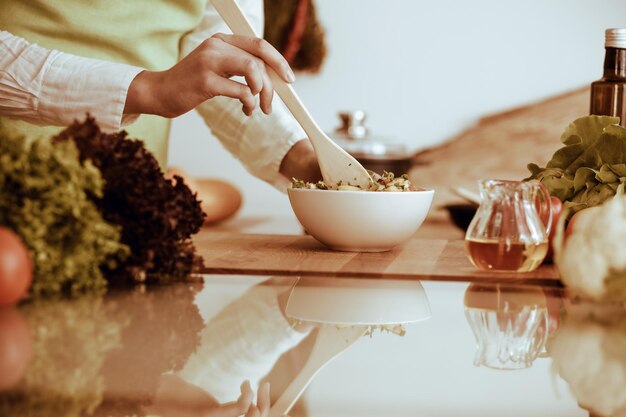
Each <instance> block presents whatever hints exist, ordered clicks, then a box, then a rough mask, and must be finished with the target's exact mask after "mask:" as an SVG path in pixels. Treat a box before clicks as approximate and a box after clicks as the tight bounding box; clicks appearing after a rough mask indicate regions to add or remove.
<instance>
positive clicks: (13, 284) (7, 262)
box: [0, 227, 33, 307]
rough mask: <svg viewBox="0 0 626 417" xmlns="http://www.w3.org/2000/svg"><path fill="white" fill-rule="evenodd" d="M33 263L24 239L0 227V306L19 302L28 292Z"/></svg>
mask: <svg viewBox="0 0 626 417" xmlns="http://www.w3.org/2000/svg"><path fill="white" fill-rule="evenodd" d="M32 279H33V265H32V263H31V260H30V257H29V256H28V250H27V249H26V246H24V244H23V243H22V240H21V239H20V238H19V237H18V236H17V235H16V234H15V233H13V232H12V231H11V230H9V229H7V228H5V227H0V307H2V306H8V305H12V304H15V303H17V302H18V301H19V300H20V299H22V297H24V296H25V295H26V293H27V292H28V288H29V287H30V283H31V281H32Z"/></svg>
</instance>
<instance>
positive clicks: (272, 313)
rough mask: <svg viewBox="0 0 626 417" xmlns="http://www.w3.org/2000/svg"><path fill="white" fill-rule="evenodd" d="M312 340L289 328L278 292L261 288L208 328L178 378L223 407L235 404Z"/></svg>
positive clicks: (214, 320)
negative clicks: (242, 389)
mask: <svg viewBox="0 0 626 417" xmlns="http://www.w3.org/2000/svg"><path fill="white" fill-rule="evenodd" d="M307 334H308V332H306V333H301V332H298V331H296V330H294V329H293V328H292V327H291V325H290V324H289V323H288V322H287V319H286V318H285V316H284V315H283V313H282V311H281V309H280V306H279V305H278V300H277V294H276V290H275V288H272V287H269V286H255V287H253V288H251V289H250V290H249V291H248V292H246V293H245V294H244V295H243V296H242V297H241V298H239V299H238V300H236V301H234V302H233V303H232V304H230V305H228V306H227V307H226V308H225V309H224V310H222V311H221V312H220V313H219V314H218V315H217V316H215V317H214V318H213V319H212V320H211V321H210V322H209V323H208V324H207V325H206V326H205V328H204V329H203V330H202V333H201V336H200V344H199V346H198V347H197V349H196V351H195V352H194V353H193V354H192V355H191V356H190V357H189V359H188V360H187V363H186V364H185V366H184V368H183V369H182V370H181V371H180V372H179V373H178V375H179V376H180V377H181V378H183V379H184V380H186V381H187V382H189V383H191V384H194V385H196V386H199V387H201V388H203V389H204V390H205V391H207V392H208V393H210V394H211V395H212V396H214V397H215V398H216V399H217V400H218V401H220V402H226V401H232V400H233V399H235V398H237V397H238V396H239V386H240V384H241V383H242V382H243V381H245V380H249V381H250V383H251V385H252V387H258V385H259V382H260V381H261V379H262V378H263V377H265V375H267V374H268V373H269V372H270V371H271V370H272V368H273V367H274V365H275V364H276V362H277V361H278V359H279V358H280V356H281V355H282V354H283V353H285V352H287V351H288V350H290V349H292V348H293V347H295V346H297V345H298V344H299V343H300V342H301V341H302V340H303V339H304V338H305V337H306V336H307Z"/></svg>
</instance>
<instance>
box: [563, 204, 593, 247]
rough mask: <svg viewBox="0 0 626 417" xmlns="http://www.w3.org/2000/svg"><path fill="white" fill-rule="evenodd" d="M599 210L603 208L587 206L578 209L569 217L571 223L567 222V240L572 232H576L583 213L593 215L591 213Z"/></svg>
mask: <svg viewBox="0 0 626 417" xmlns="http://www.w3.org/2000/svg"><path fill="white" fill-rule="evenodd" d="M598 210H601V208H600V206H593V207H589V208H586V209H584V210H580V211H577V212H576V213H575V214H574V215H573V216H572V218H571V219H569V223H567V228H566V229H565V240H567V238H568V237H570V235H571V234H572V233H575V232H576V229H577V225H578V221H579V220H580V218H581V216H582V214H581V213H586V214H585V216H587V215H591V213H594V212H597V211H598Z"/></svg>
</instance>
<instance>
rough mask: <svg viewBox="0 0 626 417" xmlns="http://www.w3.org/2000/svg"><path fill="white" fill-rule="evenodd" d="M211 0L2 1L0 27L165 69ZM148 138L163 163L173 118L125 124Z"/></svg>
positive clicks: (42, 130)
mask: <svg viewBox="0 0 626 417" xmlns="http://www.w3.org/2000/svg"><path fill="white" fill-rule="evenodd" d="M206 3H207V0H62V1H49V0H0V10H1V13H0V29H2V30H6V31H9V32H11V33H13V34H14V35H17V36H20V37H23V38H24V39H26V40H27V41H29V42H31V43H37V44H39V45H41V46H43V47H45V48H49V49H58V50H60V51H63V52H67V53H71V54H74V55H80V56H84V57H90V58H98V59H103V60H107V61H112V62H119V63H125V64H131V65H136V66H140V67H144V68H146V69H149V70H165V69H167V68H169V67H171V66H172V65H174V64H175V63H176V62H177V61H178V58H179V50H180V42H181V39H182V38H183V37H184V35H185V34H187V33H188V32H190V31H192V30H193V29H194V28H195V27H196V26H197V25H198V23H199V22H200V19H201V17H202V11H203V10H204V8H205V7H206ZM2 123H3V125H4V126H7V127H9V128H10V129H12V130H16V131H18V133H21V134H24V135H26V136H28V137H34V136H41V135H46V136H50V135H52V134H54V133H56V132H58V131H59V130H60V129H61V128H58V127H40V126H34V125H32V124H29V123H25V122H19V121H15V120H7V119H5V120H3V121H2ZM125 130H127V131H128V132H129V134H130V136H131V137H136V138H140V139H143V140H145V142H146V145H147V146H148V148H149V149H150V150H151V151H152V152H153V153H154V154H155V155H156V156H157V158H158V159H159V161H160V162H161V163H164V162H165V159H166V156H167V140H168V135H169V120H167V119H164V118H161V117H158V116H151V115H143V116H141V117H140V118H139V120H137V121H136V122H135V123H133V124H132V125H129V126H127V127H126V128H125Z"/></svg>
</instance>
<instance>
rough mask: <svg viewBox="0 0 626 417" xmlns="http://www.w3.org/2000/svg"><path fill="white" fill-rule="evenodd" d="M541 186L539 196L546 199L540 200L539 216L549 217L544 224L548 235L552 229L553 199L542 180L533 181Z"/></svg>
mask: <svg viewBox="0 0 626 417" xmlns="http://www.w3.org/2000/svg"><path fill="white" fill-rule="evenodd" d="M533 182H534V183H535V184H536V185H537V186H538V187H539V191H540V192H539V194H538V198H541V199H543V200H544V201H543V202H542V201H540V202H539V204H538V206H539V213H537V214H539V218H540V219H542V220H543V219H548V220H547V221H546V222H545V223H544V226H545V227H546V235H547V236H549V235H550V230H552V201H550V192H549V191H548V189H547V188H546V186H545V185H543V184H542V183H541V182H540V181H533Z"/></svg>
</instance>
